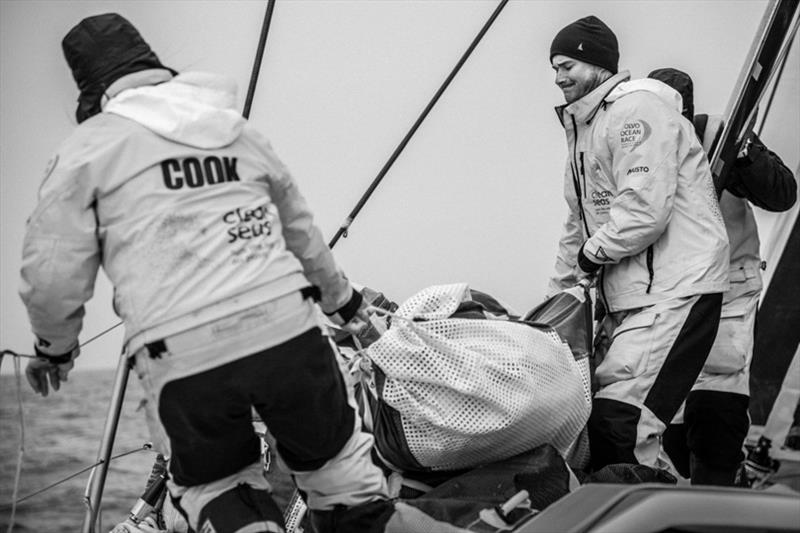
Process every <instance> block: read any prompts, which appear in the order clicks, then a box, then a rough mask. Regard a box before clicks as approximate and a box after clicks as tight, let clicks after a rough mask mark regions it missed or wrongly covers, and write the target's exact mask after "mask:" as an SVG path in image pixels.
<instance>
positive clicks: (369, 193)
mask: <svg viewBox="0 0 800 533" xmlns="http://www.w3.org/2000/svg"><path fill="white" fill-rule="evenodd" d="M507 3H508V0H501V1H500V4H499V5H498V6H497V7H496V8H495V10H494V12H493V13H492V16H490V17H489V20H487V21H486V23H485V24H484V25H483V28H481V31H480V32H478V35H477V36H475V39H473V40H472V43H471V44H470V45H469V48H467V51H466V52H464V55H462V56H461V59H459V60H458V63H457V64H456V66H455V67H454V68H453V70H452V71H451V72H450V75H449V76H447V79H445V80H444V83H442V86H441V87H439V90H438V91H436V94H435V95H433V98H432V99H431V101H430V102H429V103H428V105H427V106H426V107H425V109H424V110H423V111H422V114H421V115H420V116H419V118H417V121H416V122H414V125H413V126H411V129H410V130H409V131H408V133H407V134H406V136H405V137H404V138H403V140H402V141H400V144H399V145H398V146H397V148H396V149H395V151H394V153H392V155H391V157H389V160H388V161H387V162H386V164H385V165H383V168H382V169H381V170H380V172H378V175H377V176H376V177H375V179H374V180H373V181H372V183H371V184H370V186H369V187H368V188H367V191H366V192H365V193H364V194H363V195H362V196H361V199H360V200H359V201H358V203H357V204H356V206H355V207H354V208H353V210H352V211H351V212H350V214H349V215H348V217H347V218H346V219H345V221H344V222H343V223H342V225H341V227H340V228H339V229H338V230H337V231H336V234H335V235H334V236H333V239H331V242H330V243H329V244H328V246H329V247H330V248H333V247H334V246H335V245H336V242H337V241H338V240H339V237H342V236H344V237H347V229H348V228H349V227H350V224H352V223H353V220H355V218H356V217H357V216H358V213H359V211H361V208H363V207H364V204H366V203H367V200H369V197H370V196H372V193H373V192H374V191H375V189H376V188H377V187H378V185H379V184H380V182H381V180H382V179H383V178H384V176H386V173H387V172H389V169H390V168H391V166H392V165H393V164H394V162H395V160H396V159H397V158H398V157H399V156H400V153H401V152H402V151H403V149H404V148H405V147H406V145H407V144H408V141H410V140H411V137H412V136H413V135H414V133H416V131H417V129H418V128H419V126H420V125H421V124H422V121H423V120H425V117H427V116H428V113H430V111H431V109H433V106H434V105H436V102H437V101H438V100H439V97H441V96H442V94H443V93H444V91H445V89H447V86H448V85H450V82H451V81H453V78H455V77H456V74H458V71H459V70H461V67H462V66H463V65H464V63H465V62H466V61H467V59H468V58H469V56H470V55H471V54H472V51H473V50H475V47H476V46H478V43H479V42H480V41H481V39H483V36H484V35H485V34H486V32H487V31H488V30H489V27H490V26H491V25H492V23H494V21H495V19H496V18H497V16H498V15H500V12H501V11H502V10H503V8H504V7H505V6H506V4H507Z"/></svg>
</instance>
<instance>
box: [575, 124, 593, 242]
mask: <svg viewBox="0 0 800 533" xmlns="http://www.w3.org/2000/svg"><path fill="white" fill-rule="evenodd" d="M570 118H571V119H572V129H573V131H574V133H575V142H573V143H572V161H571V162H570V165H569V166H570V169H571V170H572V185H573V186H574V187H575V197H576V198H577V199H578V210H579V218H580V219H581V220H583V228H584V229H585V230H586V238H587V239H588V238H589V237H591V236H592V234H591V233H590V232H589V223H588V222H587V221H586V213H584V211H583V200H582V199H581V196H582V193H581V182H580V180H579V178H578V175H577V173H578V125H577V124H576V123H575V117H574V116H573V115H570ZM581 156H583V152H581ZM585 187H586V181H585V180H584V188H585Z"/></svg>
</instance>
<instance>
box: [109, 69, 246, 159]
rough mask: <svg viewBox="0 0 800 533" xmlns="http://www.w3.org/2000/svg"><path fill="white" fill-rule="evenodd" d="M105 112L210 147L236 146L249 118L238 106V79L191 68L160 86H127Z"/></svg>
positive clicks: (175, 138)
mask: <svg viewBox="0 0 800 533" xmlns="http://www.w3.org/2000/svg"><path fill="white" fill-rule="evenodd" d="M120 81H122V80H120ZM103 111H104V112H107V113H113V114H115V115H119V116H122V117H125V118H128V119H130V120H133V121H135V122H138V123H139V124H141V125H142V126H144V127H146V128H147V129H149V130H151V131H153V132H154V133H156V134H158V135H160V136H162V137H164V138H166V139H169V140H171V141H174V142H177V143H181V144H186V145H188V146H193V147H196V148H201V149H205V150H208V149H215V148H222V147H223V146H227V145H229V144H231V143H232V142H233V141H235V140H236V139H237V138H238V137H239V135H240V134H241V132H242V128H243V127H244V124H245V122H247V121H246V120H245V118H244V117H242V115H241V113H240V112H239V111H237V110H236V83H235V82H234V81H233V80H232V79H230V78H227V77H225V76H219V75H217V74H210V73H206V72H186V73H183V74H179V75H178V76H175V77H174V78H172V80H170V81H168V82H166V83H161V84H159V85H144V86H140V87H133V88H130V89H125V90H123V91H121V92H120V93H119V94H117V95H116V96H113V97H112V98H111V100H109V101H108V103H107V104H106V105H105V107H104V108H103Z"/></svg>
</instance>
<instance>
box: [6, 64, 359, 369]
mask: <svg viewBox="0 0 800 533" xmlns="http://www.w3.org/2000/svg"><path fill="white" fill-rule="evenodd" d="M134 85H135V84H134ZM235 105H236V86H235V84H234V83H233V82H232V81H231V80H228V79H227V78H223V77H220V76H216V75H213V74H206V73H199V72H194V73H191V72H190V73H185V74H180V75H178V76H176V77H175V78H173V79H171V80H170V81H168V82H166V83H161V84H158V85H140V86H135V87H132V88H128V89H127V90H123V91H122V92H120V93H118V94H117V95H116V96H114V97H113V98H112V99H111V100H110V101H109V102H108V103H107V104H106V106H105V108H104V112H102V113H100V114H98V115H95V116H94V117H92V118H90V119H88V120H86V121H85V122H83V123H82V124H80V125H79V126H78V127H77V128H76V129H75V131H74V132H73V134H72V135H71V136H70V137H69V138H68V139H67V140H66V141H65V142H64V143H63V144H62V145H61V146H60V148H59V149H58V151H57V154H56V155H55V156H54V158H53V160H52V161H51V163H50V165H49V167H48V172H47V175H46V176H45V179H44V182H43V184H42V186H41V189H40V191H39V202H38V205H37V207H36V209H35V211H34V213H33V215H32V216H31V217H30V219H29V221H28V225H27V231H26V235H25V241H24V250H23V265H22V273H21V274H22V283H21V288H20V295H21V297H22V299H23V301H24V303H25V305H26V306H27V309H28V314H29V317H30V321H31V324H32V327H33V332H34V334H35V335H36V336H37V338H38V339H39V341H38V342H39V346H40V348H41V349H42V351H44V352H45V353H50V354H61V353H65V352H68V351H69V350H71V349H72V348H73V347H75V345H76V344H77V341H78V333H79V332H80V330H81V325H82V324H81V323H82V318H83V314H84V303H85V302H86V301H87V300H88V299H89V298H90V297H91V296H92V291H93V287H94V283H95V277H96V275H97V270H98V268H99V266H101V265H102V266H103V268H104V270H105V272H106V273H107V275H108V277H109V279H110V280H111V282H112V284H113V286H114V309H115V311H116V312H117V314H118V315H119V316H120V317H121V318H122V319H123V321H124V324H125V328H126V334H125V339H126V343H128V351H129V353H132V352H133V351H135V350H136V349H137V348H138V347H139V346H141V345H142V344H143V343H144V342H150V341H152V340H155V339H153V338H150V337H152V336H153V335H148V332H154V331H157V332H158V336H159V337H164V336H167V335H170V334H173V333H177V332H180V331H185V330H186V329H189V328H192V327H194V326H197V325H200V324H203V323H207V322H210V321H212V320H216V319H219V318H221V317H224V316H227V315H230V314H231V313H234V312H237V311H240V310H243V309H247V308H248V307H252V306H254V305H257V304H260V303H263V302H266V301H270V300H272V299H274V298H277V297H280V296H283V295H285V294H288V293H289V292H292V291H295V290H298V289H300V288H303V287H306V286H308V285H310V284H313V285H316V286H318V287H319V288H320V289H321V293H322V300H321V302H320V304H321V307H322V308H323V310H324V311H326V312H333V311H335V310H336V309H338V308H340V307H342V306H343V305H344V304H345V303H346V302H347V301H348V299H349V298H350V296H351V290H352V289H351V286H350V283H349V282H348V281H347V280H346V278H345V277H344V276H343V275H342V273H341V272H340V271H339V270H338V268H337V266H336V264H335V263H334V259H333V257H332V255H331V252H330V250H329V248H328V247H327V245H326V244H325V242H324V240H323V238H322V235H321V232H320V231H319V229H318V228H317V227H316V226H315V225H314V224H313V221H312V215H311V212H310V211H309V209H308V207H307V205H306V202H305V200H304V199H303V197H302V195H301V194H300V192H299V190H298V188H297V185H296V184H295V182H294V180H293V179H292V177H291V175H290V174H289V172H288V171H287V169H286V167H284V165H283V164H282V163H281V162H280V161H279V160H278V158H277V157H276V155H275V153H274V152H273V151H272V148H271V147H270V144H269V143H268V142H267V141H266V140H265V139H264V138H263V137H262V136H261V135H260V134H259V133H258V132H256V130H255V129H254V128H253V127H252V126H250V125H249V123H248V122H247V121H246V120H245V119H244V118H243V117H242V116H241V114H240V113H239V112H238V111H236V110H235V109H234V106H235ZM131 344H134V345H133V346H132V345H131Z"/></svg>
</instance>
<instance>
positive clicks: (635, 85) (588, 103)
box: [556, 70, 683, 124]
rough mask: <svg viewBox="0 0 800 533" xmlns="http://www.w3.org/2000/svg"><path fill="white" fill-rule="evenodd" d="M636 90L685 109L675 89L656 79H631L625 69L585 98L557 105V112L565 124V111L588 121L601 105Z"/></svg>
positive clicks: (677, 107)
mask: <svg viewBox="0 0 800 533" xmlns="http://www.w3.org/2000/svg"><path fill="white" fill-rule="evenodd" d="M636 91H648V92H651V93H653V94H655V95H656V96H658V97H659V98H660V99H661V100H663V101H664V102H666V103H667V105H668V106H669V107H670V108H675V109H676V110H677V111H678V113H681V111H682V109H683V99H682V98H681V95H680V93H678V92H677V91H676V90H675V89H673V88H672V87H670V86H669V85H667V84H665V83H662V82H660V81H658V80H654V79H649V78H645V79H636V80H631V79H630V73H629V72H628V71H626V70H625V71H621V72H619V73H617V74H615V75H613V76H612V77H610V78H609V79H607V80H606V81H604V82H603V83H602V84H600V85H599V86H598V87H597V88H596V89H594V90H593V91H592V92H590V93H589V94H587V95H585V96H584V97H583V98H580V99H579V100H576V101H575V102H572V103H571V104H569V105H566V104H565V105H561V106H558V107H556V114H557V115H558V118H559V120H560V121H561V123H562V124H564V113H569V114H570V115H572V116H574V117H575V119H576V120H578V121H579V122H587V123H588V122H591V120H592V119H593V118H594V116H595V115H596V114H597V111H598V109H600V107H601V106H604V105H605V104H609V103H612V102H615V101H617V100H619V99H620V98H622V97H623V96H625V95H626V94H631V93H634V92H636Z"/></svg>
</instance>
